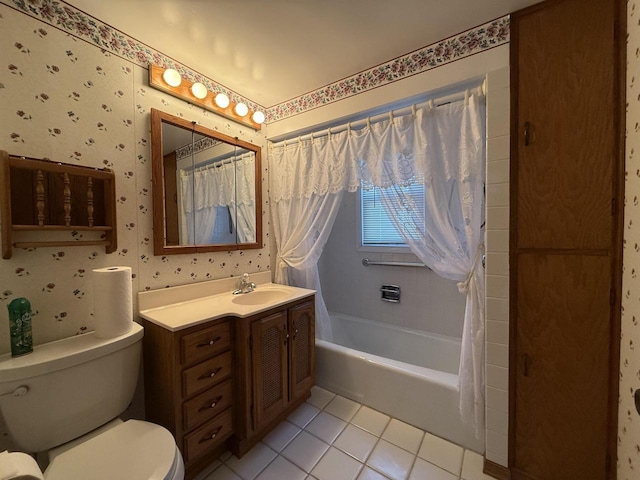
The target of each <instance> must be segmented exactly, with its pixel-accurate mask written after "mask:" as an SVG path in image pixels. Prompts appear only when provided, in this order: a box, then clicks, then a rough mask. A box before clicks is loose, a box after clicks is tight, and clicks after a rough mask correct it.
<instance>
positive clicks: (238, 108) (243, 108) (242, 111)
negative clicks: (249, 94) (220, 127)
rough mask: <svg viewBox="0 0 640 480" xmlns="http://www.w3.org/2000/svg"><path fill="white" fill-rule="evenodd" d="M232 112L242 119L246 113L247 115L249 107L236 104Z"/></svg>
mask: <svg viewBox="0 0 640 480" xmlns="http://www.w3.org/2000/svg"><path fill="white" fill-rule="evenodd" d="M234 110H235V111H236V113H237V114H238V115H240V116H241V117H244V116H245V115H246V114H247V113H249V107H247V106H246V105H245V104H244V103H237V104H236V108H235V109H234Z"/></svg>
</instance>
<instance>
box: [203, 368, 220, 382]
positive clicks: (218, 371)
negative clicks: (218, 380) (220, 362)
mask: <svg viewBox="0 0 640 480" xmlns="http://www.w3.org/2000/svg"><path fill="white" fill-rule="evenodd" d="M220 370H222V367H220V368H216V369H215V370H214V371H213V372H209V373H205V374H204V375H202V376H201V377H198V380H204V379H205V378H213V377H215V376H216V375H217V374H218V373H220Z"/></svg>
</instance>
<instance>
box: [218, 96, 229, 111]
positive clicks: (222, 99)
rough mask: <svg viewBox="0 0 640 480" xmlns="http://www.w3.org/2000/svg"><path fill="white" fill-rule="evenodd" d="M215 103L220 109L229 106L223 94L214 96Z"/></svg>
mask: <svg viewBox="0 0 640 480" xmlns="http://www.w3.org/2000/svg"><path fill="white" fill-rule="evenodd" d="M215 102H216V105H218V106H219V107H220V108H227V107H228V106H229V97H227V96H226V95H225V94H224V93H219V94H217V95H216V99H215Z"/></svg>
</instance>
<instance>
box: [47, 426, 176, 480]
mask: <svg viewBox="0 0 640 480" xmlns="http://www.w3.org/2000/svg"><path fill="white" fill-rule="evenodd" d="M183 477H184V464H183V462H182V456H181V455H180V451H179V450H178V448H177V447H176V443H175V440H174V438H173V436H172V435H171V433H170V432H169V431H168V430H166V429H165V428H163V427H161V426H159V425H155V424H153V423H149V422H143V421H140V420H128V421H126V422H124V423H122V424H120V425H118V426H116V427H113V428H111V429H109V430H107V431H105V432H104V433H101V434H100V435H97V436H95V437H93V438H90V439H89V440H87V441H86V442H83V443H81V444H79V445H77V446H75V447H73V448H71V449H69V450H67V451H65V452H63V453H60V454H59V455H57V456H56V457H55V458H54V459H53V460H52V461H51V463H50V464H49V467H48V468H47V470H46V471H45V472H44V478H45V480H72V479H82V480H113V479H116V478H117V479H120V478H122V479H125V478H126V479H127V480H182V479H183Z"/></svg>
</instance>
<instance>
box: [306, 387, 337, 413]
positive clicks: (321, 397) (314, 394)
mask: <svg viewBox="0 0 640 480" xmlns="http://www.w3.org/2000/svg"><path fill="white" fill-rule="evenodd" d="M335 396H336V394H335V393H333V392H330V391H329V390H325V389H324V388H322V387H319V386H317V385H314V386H313V387H311V397H310V398H309V399H308V400H307V402H308V403H310V404H311V405H313V406H314V407H316V408H319V409H320V410H322V409H323V408H324V407H326V406H327V404H328V403H329V402H330V401H331V400H333V398H334V397H335Z"/></svg>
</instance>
